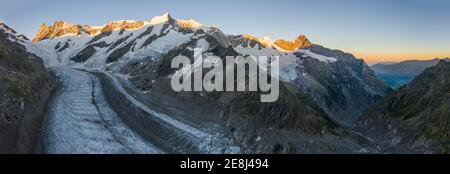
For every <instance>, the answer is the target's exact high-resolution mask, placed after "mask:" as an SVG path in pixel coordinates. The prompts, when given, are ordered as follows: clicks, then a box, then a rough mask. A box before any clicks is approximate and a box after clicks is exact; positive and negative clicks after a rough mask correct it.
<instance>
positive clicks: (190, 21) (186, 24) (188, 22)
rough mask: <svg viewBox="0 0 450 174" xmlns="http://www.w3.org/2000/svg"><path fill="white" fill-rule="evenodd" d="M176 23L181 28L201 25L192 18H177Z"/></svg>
mask: <svg viewBox="0 0 450 174" xmlns="http://www.w3.org/2000/svg"><path fill="white" fill-rule="evenodd" d="M177 24H178V25H179V26H181V27H183V28H200V27H202V26H203V25H202V24H201V23H199V22H197V21H195V20H194V19H188V20H182V19H178V20H177Z"/></svg>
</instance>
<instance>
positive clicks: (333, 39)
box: [0, 0, 450, 63]
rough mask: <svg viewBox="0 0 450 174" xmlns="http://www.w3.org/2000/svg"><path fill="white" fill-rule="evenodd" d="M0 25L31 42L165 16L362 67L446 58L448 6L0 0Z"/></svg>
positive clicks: (441, 2)
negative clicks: (43, 30)
mask: <svg viewBox="0 0 450 174" xmlns="http://www.w3.org/2000/svg"><path fill="white" fill-rule="evenodd" d="M0 5H1V6H0V20H3V21H4V22H5V23H7V24H8V25H9V26H11V27H13V28H15V29H16V30H17V31H18V32H20V33H24V34H25V35H27V36H29V37H30V38H32V37H33V36H34V34H35V33H36V32H37V30H38V28H39V26H40V25H41V24H42V23H43V22H45V23H47V24H53V22H54V21H55V20H62V21H66V22H69V23H78V24H89V25H103V24H105V23H106V22H107V21H111V20H122V19H130V20H147V19H150V18H151V17H153V16H157V15H161V14H163V13H165V12H169V13H170V14H171V15H172V17H174V18H178V19H184V18H193V19H195V20H197V21H199V22H200V23H203V24H206V25H212V26H218V27H219V28H221V29H222V31H223V32H225V33H227V34H251V35H255V36H258V37H260V36H265V35H267V36H269V37H271V38H272V39H277V38H285V39H293V38H295V36H297V35H299V34H304V35H307V36H308V38H309V39H310V40H311V41H312V42H314V43H317V44H321V45H323V46H326V47H329V48H333V49H341V50H344V51H348V52H351V53H353V54H355V55H356V56H357V57H360V58H364V59H365V60H366V61H367V62H368V63H375V62H385V61H399V60H404V59H429V58H434V57H450V0H271V1H269V0H222V1H213V0H209V1H207V0H192V1H187V0H76V1H69V0H2V2H1V3H0Z"/></svg>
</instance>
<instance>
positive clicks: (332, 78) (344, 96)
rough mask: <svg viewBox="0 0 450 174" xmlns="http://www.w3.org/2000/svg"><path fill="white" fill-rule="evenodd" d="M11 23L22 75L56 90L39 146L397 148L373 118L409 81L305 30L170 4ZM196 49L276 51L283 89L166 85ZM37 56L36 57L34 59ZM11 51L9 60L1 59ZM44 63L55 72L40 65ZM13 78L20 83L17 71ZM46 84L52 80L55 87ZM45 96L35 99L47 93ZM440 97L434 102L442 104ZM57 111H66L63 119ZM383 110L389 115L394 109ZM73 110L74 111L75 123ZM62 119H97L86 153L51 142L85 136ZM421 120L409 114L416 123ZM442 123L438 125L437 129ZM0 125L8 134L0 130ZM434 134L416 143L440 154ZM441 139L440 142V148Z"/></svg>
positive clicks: (62, 148)
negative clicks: (133, 14)
mask: <svg viewBox="0 0 450 174" xmlns="http://www.w3.org/2000/svg"><path fill="white" fill-rule="evenodd" d="M3 26H6V25H4V24H3ZM4 28H6V27H4ZM8 28H9V27H8ZM10 30H12V29H4V32H3V33H6V34H4V35H2V38H3V40H4V42H5V43H8V44H9V45H6V46H4V47H5V48H8V49H17V50H21V52H23V53H21V54H24V55H28V56H29V57H35V59H36V61H37V62H36V63H35V64H36V65H35V66H36V69H37V70H39V71H40V72H41V73H31V74H32V75H30V76H33V77H35V76H36V78H37V77H41V78H44V79H46V81H45V82H40V84H46V86H48V87H47V88H46V90H47V92H44V93H43V94H44V95H45V96H47V93H51V92H50V91H52V90H53V88H56V89H57V90H56V92H55V96H54V97H53V99H52V100H51V101H50V102H49V103H48V104H47V105H49V108H50V111H49V113H48V114H47V117H48V119H49V120H48V121H47V122H46V121H43V122H44V123H43V124H44V126H43V127H44V128H43V133H42V134H41V135H40V136H44V137H43V138H42V139H43V140H41V143H40V144H41V146H46V147H42V148H43V149H41V150H42V151H44V152H46V153H47V152H48V153H52V152H53V153H55V152H56V153H57V152H61V153H64V152H66V153H67V152H69V153H70V152H94V153H95V152H98V151H96V150H93V151H88V150H92V149H96V148H98V146H97V145H96V143H95V142H97V143H98V142H102V141H104V140H102V138H101V137H106V138H105V139H110V138H108V137H109V136H110V135H109V134H112V135H111V137H116V138H115V139H114V141H117V143H116V144H117V146H118V147H121V148H117V147H116V148H114V149H122V148H123V151H124V152H142V151H141V150H143V149H142V148H140V147H136V148H135V146H133V147H131V145H130V147H128V146H124V145H127V144H146V143H143V142H147V143H150V144H152V145H151V147H152V148H150V149H147V150H148V151H145V152H149V151H150V152H159V151H163V152H168V153H380V152H398V151H397V149H392V148H390V147H388V146H386V145H385V143H384V140H386V141H387V140H390V139H392V138H391V137H387V138H384V137H382V138H379V137H380V136H379V134H383V135H384V132H386V130H383V127H382V126H385V125H383V124H381V126H380V124H378V122H377V121H372V120H374V119H375V118H381V116H378V115H377V113H378V112H381V113H384V111H386V110H388V109H389V108H386V107H385V105H383V104H382V103H385V102H387V101H388V100H393V99H391V98H394V97H393V96H398V95H399V91H402V90H405V89H403V88H401V89H400V90H399V91H395V92H394V91H393V90H392V89H391V88H390V87H389V86H387V85H386V84H385V83H384V82H383V81H382V80H380V79H379V78H378V77H377V74H376V73H375V72H374V71H373V70H372V68H374V67H379V66H378V65H377V66H373V67H372V68H371V67H369V66H368V65H367V64H366V63H365V62H364V60H362V59H357V58H356V57H355V56H353V55H352V54H350V53H346V52H343V51H340V50H333V49H329V48H326V47H324V46H321V45H318V44H315V43H312V42H311V41H310V40H309V39H308V38H307V37H306V36H304V35H299V36H297V37H296V38H295V39H294V40H292V41H289V40H284V39H276V40H272V39H270V38H269V37H262V38H258V37H255V36H251V35H246V34H242V35H228V34H225V33H223V32H222V31H221V30H220V29H219V28H217V27H211V26H206V25H203V24H201V23H199V22H197V21H195V20H193V19H189V20H180V19H174V18H172V17H171V16H170V15H169V14H163V15H161V16H157V17H153V18H151V19H149V20H145V21H132V20H122V21H112V22H108V23H106V24H105V25H103V26H89V25H80V24H69V23H66V22H63V21H57V22H55V23H54V24H53V25H47V24H42V26H41V27H40V29H39V31H38V32H37V34H36V36H35V37H34V38H33V39H32V40H31V41H30V40H28V39H27V38H26V37H24V36H20V35H17V34H16V33H15V32H14V34H11V33H13V32H11V31H10ZM3 40H2V41H3ZM0 48H2V47H0ZM5 48H2V50H3V49H5ZM195 48H201V49H202V54H203V55H204V56H208V55H214V56H217V57H219V58H221V60H222V61H224V60H225V57H226V56H238V55H240V56H244V57H247V56H279V57H280V76H279V80H280V82H281V83H280V98H279V99H278V100H277V101H275V102H272V103H261V102H260V100H259V94H260V93H261V92H260V91H257V92H221V91H213V92H206V91H200V92H194V91H183V92H175V91H173V90H172V89H171V87H170V80H171V77H172V75H173V74H174V73H176V72H177V71H179V69H172V68H171V61H172V59H173V58H174V57H176V56H178V55H183V56H186V57H188V58H189V59H190V60H191V61H193V60H194V59H195V57H194V49H195ZM10 55H11V54H10V53H7V52H5V53H2V57H9V58H10V59H11V57H17V56H10ZM22 57H23V56H22ZM38 57H39V58H40V59H42V62H38V61H40V59H39V58H38ZM17 60H20V59H17ZM33 60H34V59H33ZM13 61H16V60H8V62H13ZM0 63H1V61H0ZM0 65H1V64H0ZM44 65H45V67H47V68H48V69H51V71H47V70H45V69H43V68H44ZM225 68H227V67H225ZM27 69H28V68H27ZM374 69H375V68H374ZM21 70H22V69H18V70H10V71H16V72H20V71H21ZM30 70H32V69H30ZM37 70H36V71H37ZM430 71H431V70H430ZM440 72H441V71H439V73H440ZM53 73H55V74H56V77H53V76H54V75H53ZM246 76H251V74H247V75H246ZM57 79H58V80H57ZM14 80H16V81H23V79H20V78H19V77H14ZM424 80H425V78H422V80H417V81H424ZM439 80H441V79H438V80H436V81H437V82H436V83H437V84H439V82H440V81H439ZM58 82H59V83H58ZM27 83H28V82H27ZM416 83H419V82H416ZM54 84H59V86H57V87H53V85H54ZM444 86H445V85H444ZM421 87H422V86H421ZM411 88H412V87H411ZM422 88H423V91H426V89H428V88H427V87H422ZM438 89H439V90H441V88H438ZM6 91H7V90H6ZM34 91H36V90H34ZM424 94H425V92H423V93H419V94H417V95H418V96H421V95H424ZM45 96H44V97H41V98H39V99H42V100H46V99H47V97H45ZM69 96H71V97H69ZM5 101H7V100H5ZM405 102H407V101H405ZM41 103H45V102H41ZM105 103H106V104H105ZM437 104H438V106H441V104H443V102H438V103H437ZM408 106H409V105H408ZM403 107H406V106H403ZM403 107H402V108H398V109H396V110H402V109H403ZM2 108H3V107H2ZM86 108H90V109H86ZM391 108H392V107H391ZM377 109H378V110H377ZM85 110H87V111H85ZM375 111H377V112H375ZM42 113H44V112H42ZM58 113H67V114H66V115H69V116H70V117H71V119H69V118H65V117H64V116H61V115H58ZM105 113H109V114H106V115H105ZM13 115H14V114H13ZM361 115H362V116H361ZM393 115H395V114H393ZM444 115H445V114H444ZM87 116H89V117H87ZM24 117H25V116H24ZM66 117H67V116H66ZM97 117H98V120H94V118H97ZM105 117H106V118H107V119H105ZM385 117H386V118H389V119H386V120H390V117H393V116H392V115H388V116H385ZM419 117H420V118H422V116H419ZM419 117H417V118H419ZM442 117H443V119H444V120H445V119H446V118H445V116H442ZM5 118H6V117H5ZM74 118H77V119H78V120H80V121H78V122H73V120H74ZM383 118H384V117H383ZM437 119H438V120H441V119H440V117H439V118H437ZM117 120H120V121H117ZM375 120H376V119H375ZM383 120H384V119H383ZM392 120H394V119H392ZM59 122H61V123H60V124H64V125H66V126H67V127H73V128H74V129H79V128H82V127H86V126H88V125H89V127H93V125H96V128H95V129H92V130H97V129H98V131H95V132H93V133H87V134H86V136H87V137H89V136H92V135H96V136H95V138H94V137H92V139H93V140H92V141H88V140H90V139H89V138H87V137H80V138H79V139H80V141H83V142H84V141H87V142H85V144H86V145H85V147H86V148H87V149H85V150H87V151H83V149H82V150H81V151H80V149H77V148H79V146H77V145H76V144H75V142H73V143H71V142H55V141H56V140H58V139H65V138H69V137H68V136H75V135H76V136H82V135H84V134H71V132H66V133H61V132H59V131H57V130H58V128H60V126H61V125H59ZM119 122H123V123H124V124H125V125H127V126H123V125H122V124H119ZM424 122H425V121H423V120H421V122H420V123H417V124H420V125H424V124H425V123H424ZM100 123H102V124H100ZM78 124H82V125H78ZM101 125H115V126H107V128H108V130H109V132H110V133H104V134H102V135H100V134H101V133H102V132H104V130H103V129H104V127H102V126H101ZM402 126H403V127H407V126H409V125H407V126H404V125H402ZM440 126H442V125H438V126H436V127H438V128H437V131H438V132H439V133H440V132H441V131H440V130H441V129H440V128H441V127H440ZM126 127H129V128H126ZM119 128H120V131H118V130H117V129H119ZM364 128H370V129H368V130H364ZM129 129H131V130H132V131H129ZM125 130H126V131H125ZM389 130H390V129H389ZM74 131H83V130H74ZM427 131H428V130H427ZM433 131H435V130H434V129H433ZM359 132H362V133H363V134H361V133H359ZM135 133H136V134H137V135H136V136H134V134H135ZM377 133H378V134H377ZM408 133H409V132H408ZM2 134H7V133H4V131H0V135H2ZM386 134H389V133H386ZM367 135H370V136H369V137H370V138H367V137H366V136H367ZM433 135H434V134H433ZM124 136H125V137H142V139H144V140H145V141H144V140H141V139H139V138H136V139H134V138H133V139H126V140H121V139H120V138H119V139H117V137H124ZM55 137H56V138H55ZM167 137H171V138H167ZM441 137H444V138H445V135H443V136H439V137H438V138H436V139H437V140H436V141H434V140H433V141H430V144H433V148H428V147H431V146H432V145H430V146H427V147H426V148H423V149H425V150H423V149H421V151H420V150H419V151H417V152H446V151H445V150H444V151H443V150H442V149H443V148H442V146H441V145H435V144H439V143H440V142H438V140H439V141H440V140H441V139H440V138H441ZM0 138H1V136H0ZM395 138H397V137H395ZM94 139H95V141H94ZM397 139H398V138H397ZM427 140H428V139H427ZM108 141H109V140H108ZM111 141H112V140H111ZM392 141H394V140H392ZM395 141H397V140H395ZM105 142H106V141H105ZM64 143H66V144H64ZM90 144H92V147H91V146H90ZM113 144H114V143H111V147H113ZM406 144H407V145H410V144H408V143H406ZM114 146H115V145H114ZM142 146H143V147H150V146H144V145H142ZM405 146H406V145H405ZM446 146H448V145H446V144H444V145H443V147H444V149H445V147H446ZM107 147H108V146H105V147H103V148H106V149H100V150H101V151H102V152H103V151H104V152H110V153H115V152H117V151H108V148H107ZM68 149H70V150H68ZM111 149H113V148H111ZM144 149H145V148H144ZM155 149H158V150H155ZM97 150H99V149H97ZM123 151H122V150H121V151H120V152H123ZM401 152H403V153H408V152H416V151H407V150H405V151H401Z"/></svg>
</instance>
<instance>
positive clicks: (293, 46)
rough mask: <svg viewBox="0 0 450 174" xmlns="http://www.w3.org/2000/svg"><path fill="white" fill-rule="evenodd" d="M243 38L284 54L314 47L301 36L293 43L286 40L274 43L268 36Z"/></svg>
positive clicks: (278, 40) (246, 36) (247, 36)
mask: <svg viewBox="0 0 450 174" xmlns="http://www.w3.org/2000/svg"><path fill="white" fill-rule="evenodd" d="M243 36H244V37H245V38H247V39H249V40H253V41H256V42H258V43H259V44H261V45H262V46H264V47H266V48H275V49H277V50H279V51H283V52H291V51H295V50H297V49H302V48H308V47H311V46H312V45H313V44H312V43H311V42H310V41H309V39H308V38H307V37H306V36H305V35H299V36H297V37H296V38H295V39H294V40H293V41H288V40H284V39H277V40H275V41H274V40H272V39H270V38H269V37H268V36H264V37H262V38H257V37H255V36H252V35H243Z"/></svg>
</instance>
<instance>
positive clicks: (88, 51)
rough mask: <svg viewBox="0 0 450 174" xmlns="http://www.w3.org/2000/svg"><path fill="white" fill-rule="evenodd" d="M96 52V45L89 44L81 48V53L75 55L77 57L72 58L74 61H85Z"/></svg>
mask: <svg viewBox="0 0 450 174" xmlns="http://www.w3.org/2000/svg"><path fill="white" fill-rule="evenodd" d="M96 52H97V50H95V47H94V46H92V45H89V46H87V47H85V48H84V49H83V50H81V51H80V52H79V53H77V55H75V57H73V58H71V59H70V60H73V61H74V62H85V61H86V60H88V59H89V58H90V57H91V56H93V55H94V54H95V53H96Z"/></svg>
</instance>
